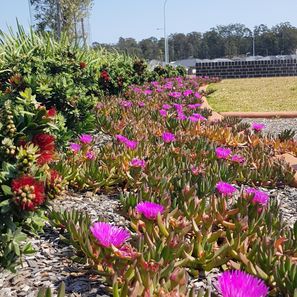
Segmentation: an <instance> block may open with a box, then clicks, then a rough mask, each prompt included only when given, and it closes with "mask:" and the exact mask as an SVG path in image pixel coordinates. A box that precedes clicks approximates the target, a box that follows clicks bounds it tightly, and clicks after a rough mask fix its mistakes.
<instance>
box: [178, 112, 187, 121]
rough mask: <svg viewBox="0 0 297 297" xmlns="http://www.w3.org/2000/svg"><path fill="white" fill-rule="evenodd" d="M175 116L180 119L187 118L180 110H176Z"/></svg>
mask: <svg viewBox="0 0 297 297" xmlns="http://www.w3.org/2000/svg"><path fill="white" fill-rule="evenodd" d="M176 118H177V119H178V120H180V121H185V120H186V119H187V116H186V115H185V114H184V113H183V112H182V111H178V112H177V117H176Z"/></svg>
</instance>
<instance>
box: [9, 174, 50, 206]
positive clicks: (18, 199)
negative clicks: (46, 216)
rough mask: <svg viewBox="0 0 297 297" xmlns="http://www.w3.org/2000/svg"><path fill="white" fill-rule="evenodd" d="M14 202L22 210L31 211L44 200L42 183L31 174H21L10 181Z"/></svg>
mask: <svg viewBox="0 0 297 297" xmlns="http://www.w3.org/2000/svg"><path fill="white" fill-rule="evenodd" d="M11 189H12V191H13V194H14V197H13V200H14V202H15V203H16V204H17V205H19V206H20V208H21V209H22V210H27V211H33V210H35V209H36V207H37V206H39V205H41V204H42V203H43V202H44V199H45V196H44V185H43V183H42V182H40V181H37V180H36V179H35V178H33V177H32V176H22V177H19V178H17V179H14V180H13V181H12V183H11Z"/></svg>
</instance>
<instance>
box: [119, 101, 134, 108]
mask: <svg viewBox="0 0 297 297" xmlns="http://www.w3.org/2000/svg"><path fill="white" fill-rule="evenodd" d="M120 105H121V106H122V107H126V108H129V107H132V105H133V103H132V102H131V101H128V100H123V101H121V102H120Z"/></svg>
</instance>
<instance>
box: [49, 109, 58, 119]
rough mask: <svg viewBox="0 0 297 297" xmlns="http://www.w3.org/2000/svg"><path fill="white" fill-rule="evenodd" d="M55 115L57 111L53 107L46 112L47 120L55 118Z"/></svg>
mask: <svg viewBox="0 0 297 297" xmlns="http://www.w3.org/2000/svg"><path fill="white" fill-rule="evenodd" d="M56 114H57V110H56V108H55V107H51V108H50V109H49V110H48V111H47V117H49V118H53V117H55V116H56Z"/></svg>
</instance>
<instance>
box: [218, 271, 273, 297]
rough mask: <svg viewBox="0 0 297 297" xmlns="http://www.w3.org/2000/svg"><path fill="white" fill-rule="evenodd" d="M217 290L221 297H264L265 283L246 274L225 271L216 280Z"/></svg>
mask: <svg viewBox="0 0 297 297" xmlns="http://www.w3.org/2000/svg"><path fill="white" fill-rule="evenodd" d="M218 290H219V292H220V293H221V294H222V296H223V297H266V296H267V294H268V287H267V286H266V285H265V283H264V282H263V281H262V280H260V279H259V278H256V277H254V276H252V275H250V274H247V273H246V272H243V271H240V270H235V271H225V272H223V273H222V274H221V275H220V276H219V278H218Z"/></svg>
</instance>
